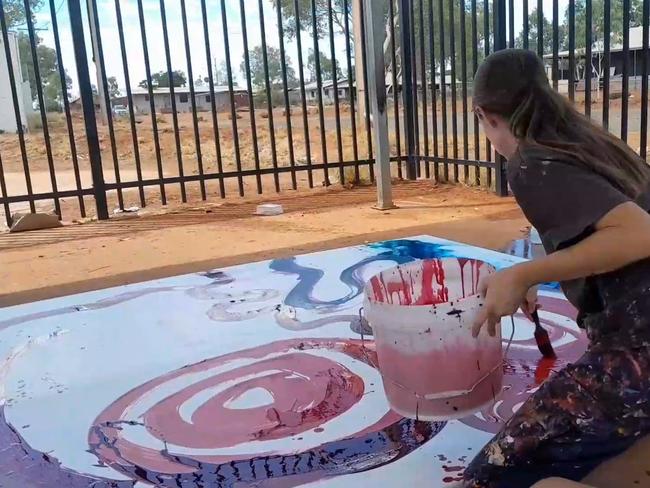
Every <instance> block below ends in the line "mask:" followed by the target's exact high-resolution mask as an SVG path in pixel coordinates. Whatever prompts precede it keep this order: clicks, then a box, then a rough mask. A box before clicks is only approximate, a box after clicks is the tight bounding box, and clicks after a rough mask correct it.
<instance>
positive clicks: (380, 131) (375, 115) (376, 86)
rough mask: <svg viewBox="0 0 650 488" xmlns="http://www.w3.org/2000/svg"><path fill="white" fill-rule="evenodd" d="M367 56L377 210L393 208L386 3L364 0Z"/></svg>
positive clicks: (379, 0) (377, 0) (382, 0)
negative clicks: (387, 104) (387, 81)
mask: <svg viewBox="0 0 650 488" xmlns="http://www.w3.org/2000/svg"><path fill="white" fill-rule="evenodd" d="M365 2H366V5H365V7H366V8H365V14H366V25H367V26H368V28H367V29H366V46H367V49H368V52H367V55H366V64H367V71H368V73H369V78H370V83H368V87H367V88H368V90H369V93H370V110H371V113H372V129H373V131H374V137H373V139H374V141H375V162H376V163H375V166H376V169H377V206H376V208H377V209H378V210H387V209H390V208H394V205H393V195H392V188H391V184H392V183H391V175H390V144H389V141H388V114H387V112H386V109H387V107H386V101H387V100H386V80H385V76H386V75H385V73H386V66H385V65H384V39H385V35H386V24H385V17H386V11H387V10H388V4H387V3H386V0H365Z"/></svg>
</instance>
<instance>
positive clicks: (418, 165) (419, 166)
mask: <svg viewBox="0 0 650 488" xmlns="http://www.w3.org/2000/svg"><path fill="white" fill-rule="evenodd" d="M414 3H415V1H414V0H412V1H411V2H410V5H409V17H410V18H411V25H412V26H413V34H412V35H411V36H410V41H411V57H412V59H411V66H413V110H414V114H415V115H414V118H413V130H414V132H415V160H416V173H417V176H418V178H420V177H421V176H422V159H421V158H420V156H421V154H422V152H421V149H420V100H419V98H420V97H419V94H418V91H419V89H420V82H419V80H418V60H417V56H418V50H417V45H416V42H415V39H416V37H417V36H416V35H415V29H416V20H415V8H414ZM418 27H419V25H418Z"/></svg>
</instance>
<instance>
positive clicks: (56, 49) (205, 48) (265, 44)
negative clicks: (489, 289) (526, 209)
mask: <svg viewBox="0 0 650 488" xmlns="http://www.w3.org/2000/svg"><path fill="white" fill-rule="evenodd" d="M367 1H371V0H308V1H302V0H258V1H257V2H244V1H243V0H85V1H83V2H82V1H80V0H59V1H57V0H47V1H44V0H0V29H1V31H2V38H1V40H2V51H3V52H2V53H0V54H2V55H1V56H0V88H1V89H0V93H3V94H5V95H0V132H1V133H0V192H1V193H0V211H2V212H3V214H4V218H5V220H6V222H7V224H8V225H10V224H11V220H12V215H13V214H15V213H16V212H20V211H30V212H35V211H37V210H43V209H49V208H53V210H54V211H55V212H56V213H57V214H58V215H59V216H60V217H61V218H66V219H74V218H79V217H81V218H83V217H86V216H87V215H97V216H98V217H99V218H101V219H103V218H108V217H109V215H110V213H111V211H112V210H113V209H115V210H114V211H119V210H125V209H128V208H129V207H132V206H138V207H144V206H147V205H151V204H154V203H159V204H163V205H166V204H169V203H172V202H177V201H178V202H188V201H197V200H207V199H211V198H229V197H231V196H232V197H240V196H245V195H248V194H250V193H258V194H262V193H266V192H280V191H290V190H295V189H300V188H313V187H315V186H320V185H325V186H327V185H330V184H348V183H353V184H358V183H366V182H367V183H371V182H373V181H374V177H375V173H374V165H375V155H374V154H373V141H372V131H371V127H372V121H371V113H370V110H369V107H370V100H369V93H368V90H367V87H368V86H369V81H370V80H369V73H368V70H367V67H366V57H367V54H366V46H365V39H366V34H367V33H366V30H367V29H369V28H371V26H369V25H367V22H366V19H365V15H364V2H367ZM372 1H375V0H372ZM383 1H385V9H384V15H385V21H384V22H383V25H385V33H384V32H381V33H379V34H380V36H379V37H378V36H377V35H375V36H374V37H375V39H377V38H383V37H385V38H386V42H385V44H384V52H385V64H386V67H387V68H386V72H385V85H386V90H387V94H388V98H387V100H388V103H389V104H390V106H389V108H388V110H387V113H388V114H389V121H388V122H389V124H388V125H389V140H390V154H391V161H392V162H393V164H392V174H393V176H394V177H397V178H408V179H415V178H433V179H435V180H436V181H449V182H457V183H464V184H469V185H477V186H485V187H488V188H493V189H494V190H495V191H496V192H497V193H498V194H501V195H504V194H507V183H506V179H505V176H504V167H505V164H504V161H503V159H502V158H501V157H500V156H498V155H496V154H494V152H493V150H492V148H491V146H490V143H489V141H488V140H487V139H486V138H485V136H484V134H483V133H482V132H481V129H480V126H479V124H478V119H477V118H476V116H475V115H474V113H473V111H472V83H471V80H472V78H473V74H474V72H475V71H476V69H477V67H478V65H479V64H480V62H481V61H482V59H483V58H484V57H485V56H487V55H488V54H489V53H490V52H492V51H493V50H495V49H504V48H506V47H521V48H524V49H534V50H536V51H537V52H538V54H539V55H540V56H542V57H544V59H545V62H546V64H547V66H548V73H549V79H550V82H551V83H552V85H553V87H554V88H555V89H557V90H559V91H560V92H561V93H564V94H565V95H566V96H567V97H568V98H569V99H571V100H573V101H574V103H575V104H576V106H577V107H578V108H579V109H580V110H581V111H583V112H584V113H585V115H586V116H588V117H591V118H592V119H594V120H595V121H598V122H600V123H602V124H603V126H604V127H606V128H608V129H609V130H611V131H612V132H613V133H615V134H616V135H618V136H620V137H621V138H622V139H624V140H626V141H628V142H629V143H630V144H631V145H632V147H633V148H635V149H637V150H638V152H639V153H640V154H641V156H642V157H644V158H645V157H646V156H647V144H648V137H647V131H648V113H647V112H648V75H649V73H648V69H649V67H650V60H649V58H648V52H649V46H648V35H649V32H648V31H649V27H650V0H622V1H621V2H611V1H610V0H587V1H585V2H576V1H575V0H553V1H552V4H551V5H552V8H551V9H549V10H550V11H548V12H544V6H545V5H546V4H547V2H543V1H541V0H538V1H537V2H534V1H533V2H529V1H528V0H522V1H517V2H515V1H514V0H507V1H506V0H492V1H491V2H490V1H489V0H483V1H481V0H383ZM373 10H374V6H373ZM375 34H377V33H376V32H375ZM139 80H141V81H139ZM373 81H374V80H373Z"/></svg>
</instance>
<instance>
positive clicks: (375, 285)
mask: <svg viewBox="0 0 650 488" xmlns="http://www.w3.org/2000/svg"><path fill="white" fill-rule="evenodd" d="M370 286H372V293H373V294H374V296H375V301H376V302H379V303H382V302H385V301H386V300H385V299H384V292H383V288H382V286H381V283H380V282H379V278H377V276H373V277H372V278H371V279H370Z"/></svg>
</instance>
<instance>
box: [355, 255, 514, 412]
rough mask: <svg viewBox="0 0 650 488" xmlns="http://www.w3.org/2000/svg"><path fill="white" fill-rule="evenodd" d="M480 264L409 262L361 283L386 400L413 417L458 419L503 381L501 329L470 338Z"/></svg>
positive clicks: (484, 270) (485, 269) (482, 271)
mask: <svg viewBox="0 0 650 488" xmlns="http://www.w3.org/2000/svg"><path fill="white" fill-rule="evenodd" d="M494 271H495V269H494V268H493V267H492V266H490V265H489V264H487V263H484V262H483V261H479V260H473V259H461V258H444V259H433V260H426V261H415V262H412V263H409V264H406V265H400V266H397V267H395V268H391V269H388V270H386V271H383V272H382V273H380V274H378V275H376V276H374V277H373V278H371V279H370V281H369V282H368V283H367V284H366V287H365V289H364V312H365V316H366V319H367V320H368V322H369V323H370V326H371V327H372V329H373V334H374V337H375V344H376V347H377V355H378V359H379V369H380V371H381V375H382V378H383V382H384V389H385V391H386V396H387V397H388V401H389V403H390V405H391V407H392V408H393V410H395V411H396V412H397V413H399V414H401V415H404V416H406V417H411V418H417V419H420V420H448V419H455V418H462V417H465V416H467V415H469V414H472V413H474V412H475V411H477V410H480V409H481V408H482V407H484V406H487V405H489V404H491V403H492V402H493V401H494V399H495V397H496V396H497V395H498V394H499V393H500V392H501V388H502V384H503V368H502V361H503V352H502V346H501V331H500V329H499V328H497V329H499V330H497V336H496V337H490V336H489V335H488V333H487V331H486V330H485V328H483V330H482V331H481V333H480V334H479V336H478V338H474V337H472V325H473V323H474V319H475V317H476V314H477V313H478V311H479V309H480V307H481V306H482V303H481V297H480V295H479V294H478V283H479V280H480V279H481V277H484V276H486V275H488V274H491V273H494Z"/></svg>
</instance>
